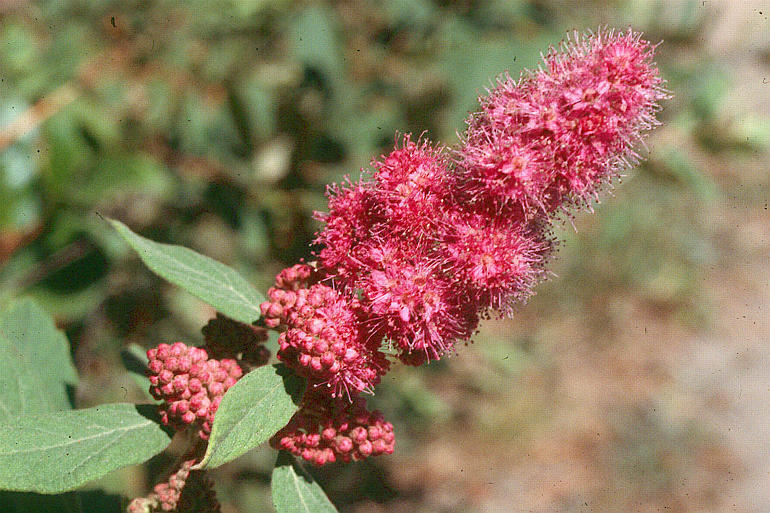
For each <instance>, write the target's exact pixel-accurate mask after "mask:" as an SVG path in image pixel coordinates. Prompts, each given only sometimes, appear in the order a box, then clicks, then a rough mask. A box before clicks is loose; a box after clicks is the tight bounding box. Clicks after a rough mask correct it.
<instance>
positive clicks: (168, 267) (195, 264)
mask: <svg viewBox="0 0 770 513" xmlns="http://www.w3.org/2000/svg"><path fill="white" fill-rule="evenodd" d="M109 222H110V224H112V226H113V227H114V228H115V229H116V230H117V231H118V233H119V234H120V236H121V237H123V238H124V239H125V240H126V242H128V244H129V245H130V246H131V247H132V248H133V249H134V250H135V251H136V252H137V253H138V254H139V258H141V259H142V261H143V262H144V263H145V264H146V265H147V267H149V268H150V270H152V271H153V272H154V273H156V274H157V275H158V276H160V277H162V278H165V279H166V280H168V281H170V282H171V283H173V284H174V285H176V286H178V287H181V288H183V289H184V290H186V291H187V292H189V293H190V294H192V295H193V296H195V297H197V298H198V299H200V300H202V301H204V302H206V303H208V304H210V305H211V306H213V307H214V308H216V309H217V310H218V311H220V312H222V313H223V314H225V315H227V316H228V317H232V318H233V319H235V320H238V321H241V322H245V323H251V322H254V321H255V320H257V319H258V318H259V316H260V311H259V305H260V303H261V302H262V301H264V298H263V297H262V296H261V295H260V294H259V292H257V290H256V289H255V288H254V287H252V286H251V284H250V283H249V282H248V281H246V279H245V278H243V277H242V276H241V275H240V274H238V273H237V272H236V271H235V270H233V269H231V268H230V267H228V266H226V265H224V264H221V263H219V262H217V261H216V260H212V259H211V258H209V257H207V256H203V255H201V254H199V253H196V252H195V251H193V250H191V249H187V248H184V247H182V246H174V245H170V244H161V243H158V242H153V241H151V240H149V239H145V238H144V237H141V236H139V235H137V234H135V233H134V232H132V231H131V230H130V229H128V227H126V225H124V224H123V223H121V222H120V221H115V220H110V221H109Z"/></svg>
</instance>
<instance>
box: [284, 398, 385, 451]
mask: <svg viewBox="0 0 770 513" xmlns="http://www.w3.org/2000/svg"><path fill="white" fill-rule="evenodd" d="M270 443H271V444H272V445H273V447H276V448H278V449H282V450H284V451H287V452H290V453H292V454H294V455H295V456H301V457H302V458H304V459H305V460H307V461H310V462H313V463H315V464H316V465H323V464H325V463H333V462H335V461H338V460H339V461H344V462H346V463H347V462H350V461H351V460H352V461H358V460H362V459H364V458H366V457H368V456H377V455H380V454H392V453H393V447H394V445H395V436H394V435H393V425H392V424H391V423H389V422H385V420H384V419H383V417H382V413H380V412H378V411H375V412H369V411H367V410H366V407H365V403H364V401H363V398H361V397H354V398H352V402H347V401H338V400H334V399H332V398H330V397H329V396H328V395H325V394H318V393H317V392H315V393H313V392H310V393H307V394H306V396H305V397H304V398H303V406H302V408H301V409H300V410H299V412H297V414H295V415H294V416H293V417H292V419H291V421H290V422H289V424H288V425H287V426H286V427H284V428H283V429H281V430H280V431H279V432H278V433H276V434H275V435H274V436H273V437H272V439H271V440H270Z"/></svg>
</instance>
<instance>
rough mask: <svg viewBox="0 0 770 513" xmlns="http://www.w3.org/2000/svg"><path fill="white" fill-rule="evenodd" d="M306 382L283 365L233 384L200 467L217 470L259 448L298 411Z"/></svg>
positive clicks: (215, 421) (216, 416)
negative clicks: (216, 468) (215, 468)
mask: <svg viewBox="0 0 770 513" xmlns="http://www.w3.org/2000/svg"><path fill="white" fill-rule="evenodd" d="M303 385H304V381H303V380H302V378H300V377H298V376H296V375H295V374H293V373H291V372H290V371H289V370H288V369H287V368H286V367H284V366H283V365H266V366H264V367H260V368H258V369H256V370H253V371H251V372H249V373H248V374H246V375H245V376H244V377H243V378H241V379H240V381H238V383H236V384H235V385H233V387H232V388H230V390H228V391H227V393H226V394H225V396H224V397H223V398H222V402H221V403H220V405H219V408H218V409H217V413H216V415H215V416H214V425H213V426H212V427H211V437H210V438H209V445H208V448H207V449H206V455H205V456H204V457H203V460H202V461H201V463H200V464H199V465H198V468H214V467H218V466H220V465H222V464H224V463H227V462H228V461H232V460H234V459H235V458H237V457H238V456H241V455H242V454H245V453H246V452H247V451H249V450H251V449H253V448H254V447H257V446H258V445H260V444H261V443H262V442H264V441H265V440H267V439H268V438H270V437H271V436H272V435H273V434H275V433H276V432H277V431H278V430H279V429H281V428H282V427H284V426H285V425H286V424H287V423H288V422H289V420H290V419H291V417H292V415H294V413H295V412H296V411H297V409H298V406H297V405H298V404H299V400H300V395H301V391H302V389H303Z"/></svg>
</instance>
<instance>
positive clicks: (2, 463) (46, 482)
mask: <svg viewBox="0 0 770 513" xmlns="http://www.w3.org/2000/svg"><path fill="white" fill-rule="evenodd" d="M153 412H155V407H154V406H142V405H139V406H137V405H135V404H122V403H121V404H104V405H101V406H96V407H94V408H88V409H84V410H72V411H63V412H56V413H47V414H38V415H25V416H23V417H17V418H14V419H11V420H7V421H5V422H3V423H0V489H5V490H14V491H30V492H39V493H61V492H65V491H68V490H72V489H74V488H77V487H79V486H81V485H83V484H85V483H87V482H88V481H91V480H93V479H96V478H98V477H101V476H104V475H106V474H108V473H110V472H112V471H113V470H116V469H118V468H121V467H125V466H126V465H134V464H137V463H142V462H144V461H147V460H148V459H150V458H152V457H153V456H155V455H156V454H158V453H159V452H161V451H162V450H164V449H165V448H166V447H167V446H168V444H169V442H170V440H171V438H170V436H169V434H168V433H167V432H166V431H164V430H163V429H162V427H161V426H160V425H159V424H158V423H157V422H156V421H155V420H153Z"/></svg>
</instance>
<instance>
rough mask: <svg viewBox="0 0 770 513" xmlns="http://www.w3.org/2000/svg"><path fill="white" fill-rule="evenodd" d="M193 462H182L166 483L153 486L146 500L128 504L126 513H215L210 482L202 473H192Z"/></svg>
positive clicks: (137, 500) (215, 502)
mask: <svg viewBox="0 0 770 513" xmlns="http://www.w3.org/2000/svg"><path fill="white" fill-rule="evenodd" d="M196 462H197V460H195V459H191V460H187V461H185V462H183V463H182V465H181V467H180V468H179V470H177V471H176V472H174V473H173V474H171V476H170V477H169V478H168V480H167V481H165V482H163V483H159V484H157V485H155V487H153V491H152V493H151V494H150V495H149V496H147V497H141V498H138V499H134V500H133V501H131V503H130V504H129V505H128V509H127V511H128V513H160V512H169V511H171V512H179V513H182V512H184V513H219V511H220V505H219V502H218V501H217V500H216V494H215V492H214V488H213V484H212V482H211V479H209V478H208V477H207V476H206V475H205V473H204V472H203V471H200V470H192V467H193V466H194V465H195V463H196Z"/></svg>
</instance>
